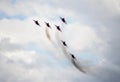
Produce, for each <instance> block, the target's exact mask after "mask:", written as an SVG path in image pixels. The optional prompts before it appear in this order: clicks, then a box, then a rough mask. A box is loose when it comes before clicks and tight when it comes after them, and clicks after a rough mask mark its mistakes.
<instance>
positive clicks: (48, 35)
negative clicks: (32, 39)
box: [45, 27, 51, 41]
mask: <svg viewBox="0 0 120 82" xmlns="http://www.w3.org/2000/svg"><path fill="white" fill-rule="evenodd" d="M45 34H46V36H47V38H48V39H49V40H50V41H51V37H50V33H49V31H48V28H47V27H46V29H45Z"/></svg>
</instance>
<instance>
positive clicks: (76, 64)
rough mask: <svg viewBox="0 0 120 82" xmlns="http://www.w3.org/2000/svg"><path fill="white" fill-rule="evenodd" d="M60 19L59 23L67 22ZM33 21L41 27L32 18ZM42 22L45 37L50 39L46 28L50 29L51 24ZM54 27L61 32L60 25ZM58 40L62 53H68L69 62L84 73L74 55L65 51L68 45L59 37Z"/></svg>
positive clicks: (62, 18)
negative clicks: (44, 26)
mask: <svg viewBox="0 0 120 82" xmlns="http://www.w3.org/2000/svg"><path fill="white" fill-rule="evenodd" d="M60 20H61V23H63V24H64V25H66V24H67V22H66V20H65V18H64V17H60ZM33 21H34V23H35V24H36V25H37V26H40V27H41V25H40V23H39V21H38V20H33ZM44 23H45V25H46V28H45V33H46V37H47V38H48V39H49V40H50V41H51V36H50V34H49V29H48V28H50V29H51V28H52V27H51V25H50V23H49V22H44ZM55 27H56V29H57V30H58V31H59V32H61V33H62V30H61V27H60V26H59V25H55ZM56 38H58V37H57V36H56ZM59 42H61V43H60V44H61V46H60V48H62V51H63V53H64V54H65V55H68V56H69V57H70V58H68V59H69V60H70V61H71V63H72V64H73V65H74V66H75V67H76V68H77V69H78V70H79V71H81V72H82V73H86V71H84V69H83V68H82V66H80V65H79V62H78V59H77V58H76V57H75V55H74V54H72V53H70V52H67V48H68V45H67V43H66V41H64V40H61V39H60V41H59ZM51 43H53V42H52V41H51Z"/></svg>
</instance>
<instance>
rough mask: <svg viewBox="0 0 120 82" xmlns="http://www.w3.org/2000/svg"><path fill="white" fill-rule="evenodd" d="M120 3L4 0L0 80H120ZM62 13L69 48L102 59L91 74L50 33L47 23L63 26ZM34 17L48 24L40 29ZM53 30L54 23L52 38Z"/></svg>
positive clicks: (112, 0) (0, 10)
mask: <svg viewBox="0 0 120 82" xmlns="http://www.w3.org/2000/svg"><path fill="white" fill-rule="evenodd" d="M13 2H14V1H13ZM119 4H120V1H119V0H109V1H108V0H97V1H95V0H92V1H89V0H84V1H82V0H79V1H68V0H65V1H60V0H58V1H56V0H52V1H46V0H44V1H43V0H31V1H28V0H26V1H23V0H21V1H17V0H16V1H15V2H14V4H13V3H11V0H2V1H1V3H0V5H1V6H0V13H3V14H5V15H3V14H0V15H1V16H0V18H1V20H0V37H1V38H0V72H1V74H0V81H2V82H21V81H22V82H26V81H29V82H39V81H42V82H50V81H52V82H54V81H55V82H56V81H60V82H61V81H62V82H78V81H84V82H113V81H115V82H119V76H120V70H119V67H120V64H119V63H120V61H119V53H120V52H119V49H120V45H119V42H120V38H119V33H120V29H119V26H120V24H119V20H120V16H119V14H120V8H119ZM19 16H24V17H23V19H24V20H20V18H19ZM59 16H64V17H65V18H66V20H67V21H68V24H69V25H67V26H66V27H63V28H62V30H63V35H62V39H64V40H66V41H67V44H68V46H69V47H70V49H69V51H70V52H72V53H74V54H75V56H77V57H78V58H79V59H81V54H83V53H84V54H83V55H84V57H85V58H86V57H88V55H87V54H86V53H89V54H92V55H93V59H94V58H96V57H98V59H99V57H101V59H100V61H101V60H102V62H99V64H98V65H96V66H95V67H93V68H91V70H90V71H89V70H88V72H89V73H88V74H86V75H84V74H82V73H81V72H78V70H76V69H75V68H74V66H72V64H70V62H69V61H68V60H67V59H66V58H65V57H64V56H63V54H62V53H61V52H60V51H57V50H58V49H55V48H54V46H52V44H51V43H50V42H49V40H47V38H46V36H45V32H44V30H45V29H44V27H45V25H44V21H49V22H50V23H52V24H51V25H52V26H53V25H54V23H55V24H60V23H59V21H60V20H57V19H58V18H57V17H59ZM33 19H38V20H39V22H40V24H41V25H42V26H43V27H37V26H36V25H35V24H34V22H33V21H32V20H33ZM61 26H62V25H61ZM54 31H56V30H55V28H54V27H53V29H52V30H51V31H50V34H51V35H52V36H53V35H54V34H55V33H54ZM52 39H53V40H55V37H54V36H53V37H52ZM57 47H58V46H57ZM58 48H59V47H58ZM83 55H82V57H83ZM102 58H103V59H102ZM90 59H91V58H90V57H89V58H88V60H90ZM96 59H97V58H96ZM80 61H81V60H80ZM95 61H96V60H95ZM95 61H94V62H95ZM89 62H92V61H89ZM84 63H86V62H84Z"/></svg>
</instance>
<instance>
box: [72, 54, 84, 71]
mask: <svg viewBox="0 0 120 82" xmlns="http://www.w3.org/2000/svg"><path fill="white" fill-rule="evenodd" d="M70 55H71V57H72V59H71V62H72V63H73V65H74V66H75V67H76V68H77V69H78V70H79V71H81V72H83V73H86V72H85V71H84V70H83V68H82V67H81V66H80V64H79V63H78V62H77V59H76V57H75V56H74V55H73V54H71V53H70Z"/></svg>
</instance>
